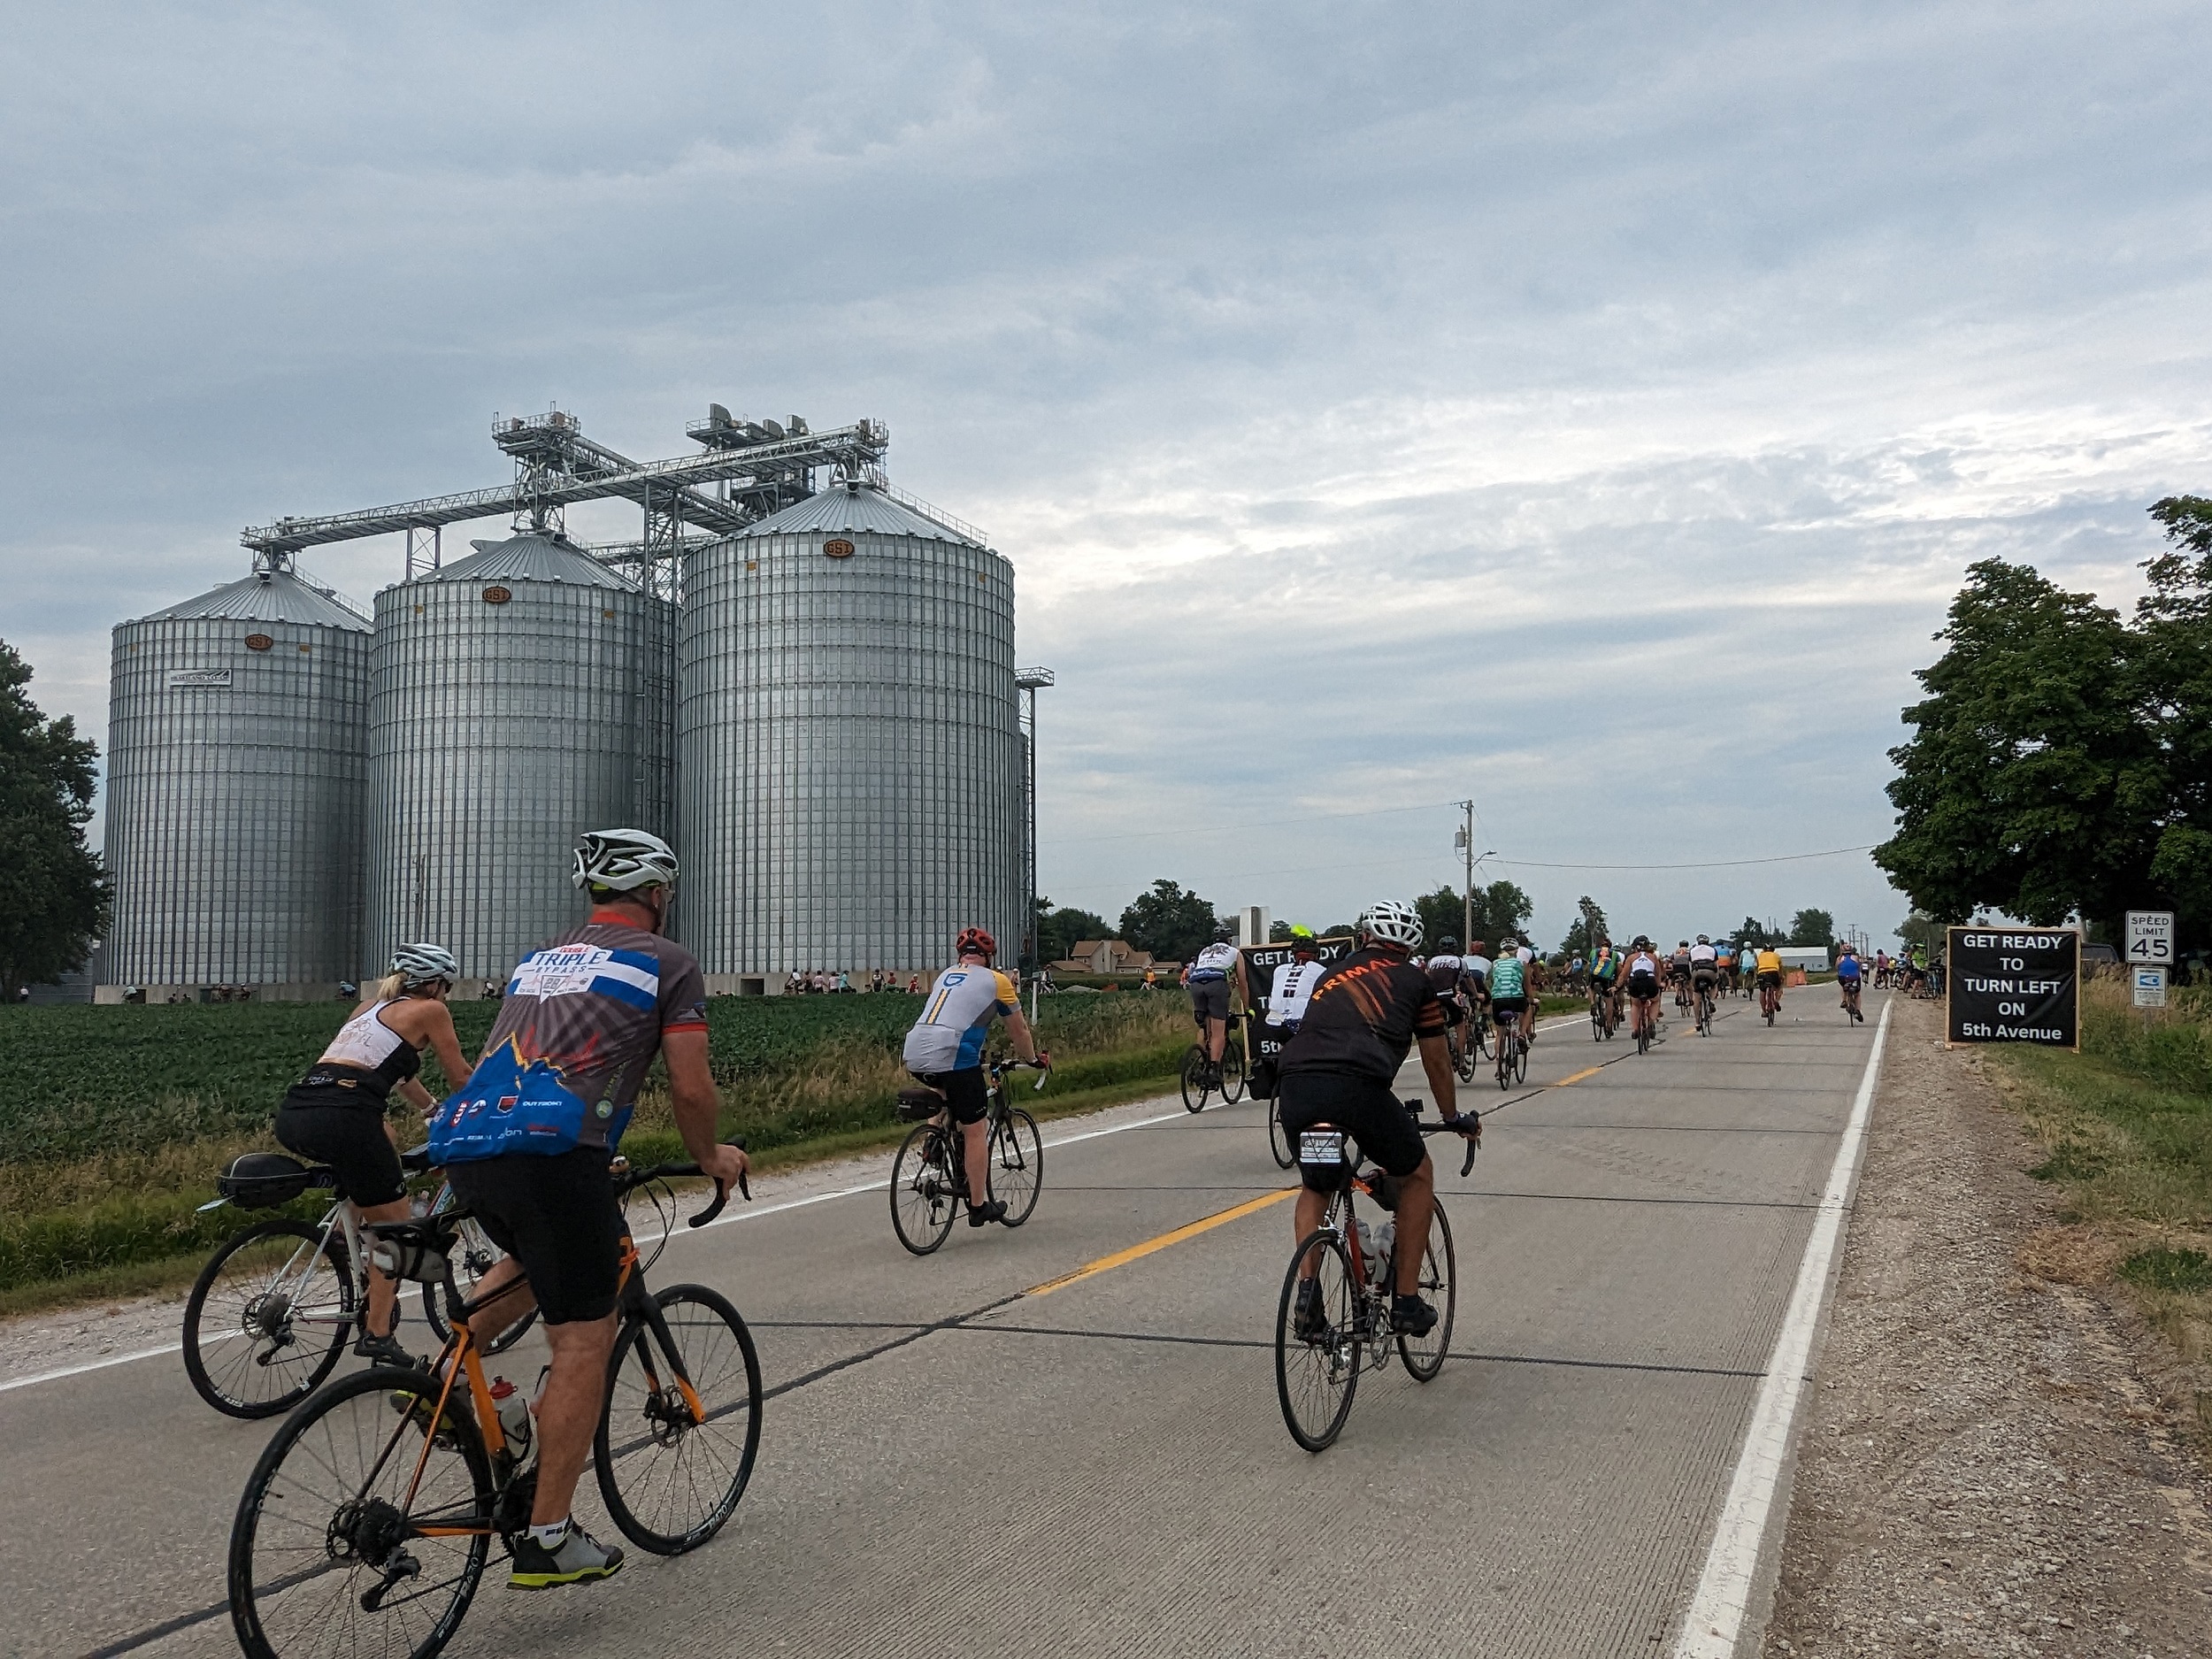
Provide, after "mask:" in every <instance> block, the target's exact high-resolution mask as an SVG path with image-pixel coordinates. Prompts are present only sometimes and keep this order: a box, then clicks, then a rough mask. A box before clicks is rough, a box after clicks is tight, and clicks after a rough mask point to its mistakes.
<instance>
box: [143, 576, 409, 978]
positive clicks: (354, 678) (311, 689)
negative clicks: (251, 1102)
mask: <svg viewBox="0 0 2212 1659" xmlns="http://www.w3.org/2000/svg"><path fill="white" fill-rule="evenodd" d="M368 675H369V629H368V624H367V622H366V620H365V618H362V617H360V616H358V615H357V614H355V612H354V611H351V610H349V608H347V607H346V606H345V605H343V604H342V603H339V602H338V601H337V600H336V599H334V598H333V597H331V596H330V595H326V594H325V593H324V592H322V591H321V590H320V589H319V588H314V587H312V586H311V585H310V584H309V583H307V582H306V581H304V580H301V578H300V577H298V576H297V575H296V574H294V573H293V572H291V571H290V570H288V569H287V568H284V567H283V566H282V565H281V564H275V565H273V566H272V567H271V568H267V569H264V570H261V571H258V572H257V573H255V574H254V575H251V576H248V577H246V578H244V579H243V580H239V581H234V582H229V583H226V584H225V585H224V586H222V587H220V588H216V589H214V590H213V591H212V592H211V593H206V594H203V595H200V596H199V597H198V598H196V599H188V600H186V601H185V602H184V603H182V604H176V605H172V606H170V607H169V608H168V609H167V610H165V611H156V612H154V614H153V615H151V616H149V617H142V618H139V619H138V620H136V621H134V622H125V623H121V624H119V625H118V626H117V627H116V629H115V632H114V657H113V666H112V669H111V678H110V682H109V683H110V690H109V701H108V749H107V764H108V770H107V801H106V809H107V836H106V858H107V864H108V868H109V869H110V871H111V872H113V875H114V878H115V922H114V929H113V932H112V933H111V935H110V938H109V941H108V944H107V947H106V949H104V951H102V953H101V958H100V960H101V979H102V982H103V989H104V991H105V989H106V987H118V988H117V989H116V990H115V991H114V993H113V994H114V995H120V990H119V987H124V986H138V987H145V988H147V989H148V991H149V992H150V995H151V997H152V998H153V1000H161V999H163V998H165V997H166V996H167V995H171V994H173V993H176V992H182V993H184V994H185V995H195V994H196V992H197V990H198V989H199V988H200V987H211V986H241V985H243V986H253V987H257V994H261V995H268V994H272V993H273V994H275V995H328V994H330V993H331V992H333V991H334V990H335V988H336V986H337V982H338V981H339V980H341V979H350V978H353V977H355V976H357V974H358V973H359V972H360V971H361V949H360V946H361V887H360V878H361V844H362V838H361V830H362V812H363V805H364V801H365V794H364V789H365V764H366V763H365V733H366V729H367V714H368ZM103 1000H105V997H104V998H103Z"/></svg>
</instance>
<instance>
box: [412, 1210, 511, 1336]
mask: <svg viewBox="0 0 2212 1659" xmlns="http://www.w3.org/2000/svg"><path fill="white" fill-rule="evenodd" d="M450 1208H451V1205H450V1203H449V1202H448V1197H447V1190H446V1189H443V1188H442V1189H440V1191H439V1194H438V1199H437V1202H435V1203H434V1204H432V1205H431V1207H430V1213H431V1214H433V1215H437V1214H440V1213H441V1212H442V1211H444V1210H448V1209H450ZM455 1231H456V1233H457V1237H458V1240H459V1242H460V1243H461V1245H462V1246H463V1248H460V1249H458V1250H455V1251H453V1252H452V1253H451V1255H452V1258H453V1284H454V1288H455V1289H457V1290H458V1291H459V1292H460V1293H461V1300H462V1301H464V1302H466V1301H467V1300H468V1299H469V1298H470V1297H471V1296H472V1295H474V1294H476V1287H477V1286H478V1285H480V1284H481V1283H482V1282H483V1279H484V1275H485V1274H486V1273H488V1272H489V1271H491V1269H492V1266H493V1264H494V1263H497V1262H499V1261H501V1260H503V1258H504V1257H505V1256H506V1254H507V1253H506V1252H505V1251H504V1250H503V1249H501V1248H499V1247H498V1246H497V1245H496V1244H494V1243H493V1242H492V1240H491V1236H490V1235H489V1234H488V1233H486V1232H485V1231H484V1228H483V1225H482V1224H481V1223H480V1222H479V1221H478V1220H477V1219H476V1218H475V1217H473V1216H472V1217H469V1218H468V1219H466V1220H465V1221H464V1222H462V1223H461V1225H459V1227H457V1229H456V1230H455ZM439 1294H440V1287H439V1286H436V1285H425V1286H423V1287H422V1317H424V1318H425V1319H426V1320H428V1321H429V1323H430V1328H431V1329H432V1330H433V1331H434V1332H436V1333H437V1336H438V1341H439V1343H440V1345H441V1346H442V1345H443V1344H444V1343H445V1341H446V1340H448V1339H449V1337H451V1336H452V1334H453V1327H452V1325H450V1324H449V1323H448V1322H447V1320H446V1317H445V1310H444V1309H442V1308H441V1307H440V1306H439V1305H438V1298H439ZM537 1319H538V1310H537V1306H536V1304H535V1303H533V1304H531V1308H530V1310H529V1311H528V1312H527V1313H526V1314H524V1315H523V1316H522V1317H520V1318H518V1319H517V1320H516V1321H515V1322H514V1323H513V1324H512V1325H509V1326H508V1327H507V1328H506V1329H505V1330H503V1331H502V1332H501V1333H499V1334H498V1335H497V1336H496V1337H495V1338H493V1339H492V1340H490V1341H488V1342H479V1343H478V1344H477V1345H476V1350H477V1352H478V1353H480V1354H483V1355H486V1356H489V1355H493V1354H504V1353H505V1352H506V1351H507V1350H508V1349H509V1348H512V1347H514V1345H515V1344H516V1343H518V1342H519V1341H521V1340H522V1338H523V1333H525V1332H526V1331H528V1330H529V1328H530V1327H531V1326H532V1325H535V1324H536V1323H537Z"/></svg>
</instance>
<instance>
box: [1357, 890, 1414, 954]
mask: <svg viewBox="0 0 2212 1659" xmlns="http://www.w3.org/2000/svg"><path fill="white" fill-rule="evenodd" d="M1359 926H1360V931H1361V932H1363V933H1365V934H1367V935H1368V936H1369V937H1370V938H1371V939H1379V940H1381V941H1383V942H1384V943H1385V944H1390V945H1402V946H1404V947H1405V948H1406V949H1408V950H1415V949H1419V947H1420V943H1421V912H1420V911H1418V910H1415V909H1414V908H1413V906H1411V905H1410V904H1408V903H1406V902H1403V901H1402V900H1399V899H1377V900H1376V901H1375V902H1373V903H1372V904H1371V905H1369V906H1368V907H1367V909H1366V910H1365V912H1364V913H1363V914H1362V915H1361V917H1360V918H1359Z"/></svg>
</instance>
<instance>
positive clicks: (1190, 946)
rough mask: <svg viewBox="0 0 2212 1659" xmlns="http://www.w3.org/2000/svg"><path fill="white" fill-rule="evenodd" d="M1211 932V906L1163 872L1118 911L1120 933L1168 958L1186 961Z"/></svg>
mask: <svg viewBox="0 0 2212 1659" xmlns="http://www.w3.org/2000/svg"><path fill="white" fill-rule="evenodd" d="M1213 936H1214V907H1213V906H1212V905H1210V904H1209V903H1208V902H1206V901H1205V900H1203V899H1202V898H1200V897H1199V896H1198V895H1196V894H1195V893H1186V892H1185V891H1184V890H1183V889H1182V888H1181V887H1179V886H1177V885H1176V884H1175V883H1174V882H1172V881H1170V880H1169V879H1167V878H1166V877H1164V876H1163V877H1161V878H1160V879H1158V880H1156V881H1155V882H1154V883H1153V884H1152V887H1151V888H1150V890H1149V891H1148V892H1144V893H1140V894H1139V895H1137V896H1136V897H1135V898H1133V899H1132V900H1131V901H1130V902H1129V908H1128V909H1127V910H1124V911H1122V913H1121V937H1122V938H1124V939H1125V940H1127V941H1129V942H1130V943H1131V944H1133V945H1134V946H1135V947H1136V948H1137V949H1140V950H1148V951H1150V952H1151V953H1152V954H1153V955H1154V956H1160V957H1163V958H1164V959H1166V960H1167V961H1170V962H1188V961H1189V960H1190V959H1191V958H1192V957H1193V956H1196V955H1197V954H1198V952H1199V950H1200V949H1201V948H1202V947H1203V946H1205V945H1207V944H1210V943H1211V942H1212V941H1213Z"/></svg>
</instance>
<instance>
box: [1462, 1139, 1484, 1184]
mask: <svg viewBox="0 0 2212 1659" xmlns="http://www.w3.org/2000/svg"><path fill="white" fill-rule="evenodd" d="M1481 1150H1482V1142H1481V1141H1469V1142H1468V1143H1467V1156H1465V1157H1463V1158H1462V1159H1460V1161H1459V1179H1461V1180H1465V1179H1467V1176H1468V1173H1469V1171H1471V1170H1472V1169H1473V1168H1474V1167H1475V1154H1476V1153H1478V1152H1479V1151H1481Z"/></svg>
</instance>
